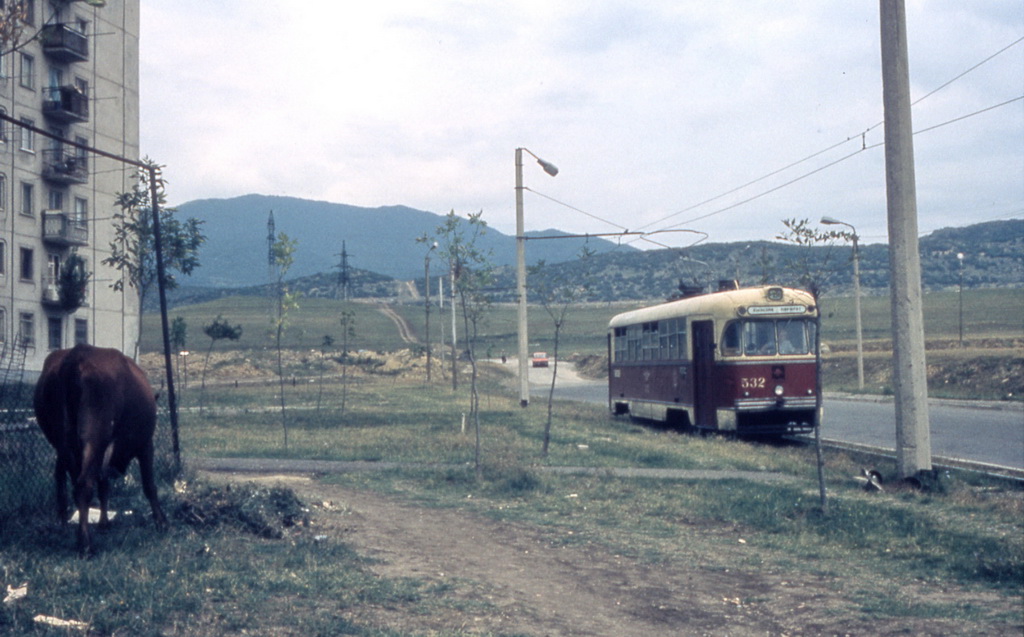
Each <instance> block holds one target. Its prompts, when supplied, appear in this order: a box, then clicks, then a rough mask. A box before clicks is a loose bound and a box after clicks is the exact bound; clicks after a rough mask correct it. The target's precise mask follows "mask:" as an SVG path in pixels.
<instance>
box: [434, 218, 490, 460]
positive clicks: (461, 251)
mask: <svg viewBox="0 0 1024 637" xmlns="http://www.w3.org/2000/svg"><path fill="white" fill-rule="evenodd" d="M482 217H483V212H478V213H475V214H470V215H469V217H468V218H466V219H463V218H461V217H459V216H457V215H456V214H455V211H454V210H452V211H450V212H449V213H448V215H447V216H446V217H445V220H444V223H443V224H442V225H440V226H438V227H437V230H436V231H435V234H436V236H437V241H438V245H439V246H440V249H439V253H440V256H441V257H442V258H444V259H447V260H448V262H449V263H450V264H451V267H452V272H453V279H454V283H453V285H454V290H455V294H456V296H457V297H458V303H459V308H460V310H461V314H462V319H463V324H464V326H465V333H466V343H467V344H466V351H467V354H468V357H469V364H470V370H471V376H470V398H469V413H470V418H471V419H472V422H473V426H474V430H475V435H476V451H475V465H476V471H477V475H478V476H479V474H480V472H481V469H482V467H481V464H480V394H479V390H478V388H477V381H478V377H479V372H478V368H477V357H476V345H477V340H478V338H477V337H478V334H479V328H480V324H481V322H482V321H483V319H484V317H485V316H486V314H487V310H488V309H489V308H490V301H491V300H490V295H489V294H488V288H489V287H490V285H491V283H492V282H493V278H494V266H493V264H492V262H491V254H490V251H489V250H485V249H483V248H482V247H480V244H479V239H480V237H482V236H483V235H484V234H485V233H486V232H487V222H485V221H484V220H483V218H482ZM453 341H454V339H453ZM452 354H453V356H452V358H453V367H452V379H453V380H452V384H453V388H454V387H456V386H457V385H456V381H455V372H456V369H455V367H454V361H455V360H456V359H457V358H458V357H457V356H456V355H455V352H452Z"/></svg>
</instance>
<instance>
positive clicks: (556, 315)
mask: <svg viewBox="0 0 1024 637" xmlns="http://www.w3.org/2000/svg"><path fill="white" fill-rule="evenodd" d="M593 254H594V251H593V250H591V249H589V248H587V247H584V248H583V250H582V251H581V252H580V256H579V260H580V264H581V266H582V271H576V270H575V269H574V270H573V271H571V272H570V271H569V270H568V269H566V268H560V269H559V270H557V273H556V274H554V275H552V276H548V277H538V276H536V275H538V274H540V273H541V271H543V270H544V266H545V263H544V261H540V262H538V263H537V265H536V266H534V267H533V268H531V270H532V273H531V274H530V279H531V280H532V281H537V283H536V284H534V286H533V292H534V296H535V298H537V299H538V300H539V301H540V303H541V306H542V307H543V308H544V311H545V312H546V313H547V315H548V317H549V318H550V319H551V322H552V323H553V325H554V328H555V332H554V345H553V347H554V351H553V353H552V356H551V387H550V390H549V391H548V414H547V420H546V421H545V423H544V442H543V444H542V445H541V455H543V456H544V457H545V458H546V457H547V456H548V446H549V444H550V442H551V421H552V413H553V408H554V402H555V382H556V380H557V378H558V346H559V342H560V337H561V334H562V328H563V327H564V326H565V321H566V319H567V318H568V316H569V311H570V309H571V308H572V307H574V306H575V305H576V304H577V303H580V302H581V301H583V300H585V299H586V297H587V294H588V293H589V289H590V257H591V256H593Z"/></svg>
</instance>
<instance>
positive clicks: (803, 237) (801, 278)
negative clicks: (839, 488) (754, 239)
mask: <svg viewBox="0 0 1024 637" xmlns="http://www.w3.org/2000/svg"><path fill="white" fill-rule="evenodd" d="M782 224H783V225H784V226H786V231H785V232H782V233H780V234H778V235H776V237H775V238H776V239H778V240H779V241H785V242H786V243H792V244H794V245H797V246H800V247H802V248H803V249H802V250H800V252H799V254H798V255H797V257H796V258H795V259H792V260H790V261H789V262H788V263H787V265H788V266H789V268H788V269H790V270H791V271H793V272H794V273H795V274H796V276H797V284H798V285H800V287H803V288H804V289H805V290H807V291H808V292H810V293H811V295H812V296H813V297H814V305H816V306H817V308H818V314H817V317H816V318H815V319H814V322H815V329H814V354H815V357H816V359H817V360H816V363H817V368H818V370H819V371H818V374H817V376H816V378H815V389H814V394H815V410H816V411H817V413H819V414H820V413H821V371H820V370H821V301H820V296H821V290H822V288H823V287H824V286H825V285H826V284H827V282H828V281H829V279H831V278H832V277H833V276H835V274H836V269H835V266H834V265H832V250H826V251H825V252H824V254H815V252H816V251H813V250H811V249H810V248H812V247H815V246H821V245H825V246H828V247H830V248H831V247H832V246H834V245H835V242H836V241H838V240H840V239H843V240H850V239H851V237H852V235H851V233H849V232H846V231H842V230H827V231H825V230H820V229H818V228H814V227H812V226H811V222H810V220H808V219H783V220H782ZM814 443H815V449H816V452H817V459H818V493H819V497H820V500H821V512H822V515H828V497H827V495H826V490H825V461H824V459H823V456H822V452H821V423H820V422H819V423H818V426H817V427H815V428H814Z"/></svg>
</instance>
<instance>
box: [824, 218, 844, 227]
mask: <svg viewBox="0 0 1024 637" xmlns="http://www.w3.org/2000/svg"><path fill="white" fill-rule="evenodd" d="M821 222H822V223H823V224H825V225H827V226H835V225H842V223H843V222H842V221H840V220H838V219H836V218H835V217H828V216H825V217H822V218H821Z"/></svg>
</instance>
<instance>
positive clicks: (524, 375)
mask: <svg viewBox="0 0 1024 637" xmlns="http://www.w3.org/2000/svg"><path fill="white" fill-rule="evenodd" d="M516 302H517V304H518V315H517V320H516V334H517V336H518V339H519V355H518V358H519V406H520V407H526V406H527V405H529V404H530V377H529V373H530V368H529V366H528V364H527V360H526V356H527V350H528V349H529V347H530V345H529V342H530V341H529V335H528V333H527V314H526V235H525V225H524V222H523V149H522V148H517V149H516Z"/></svg>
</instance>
